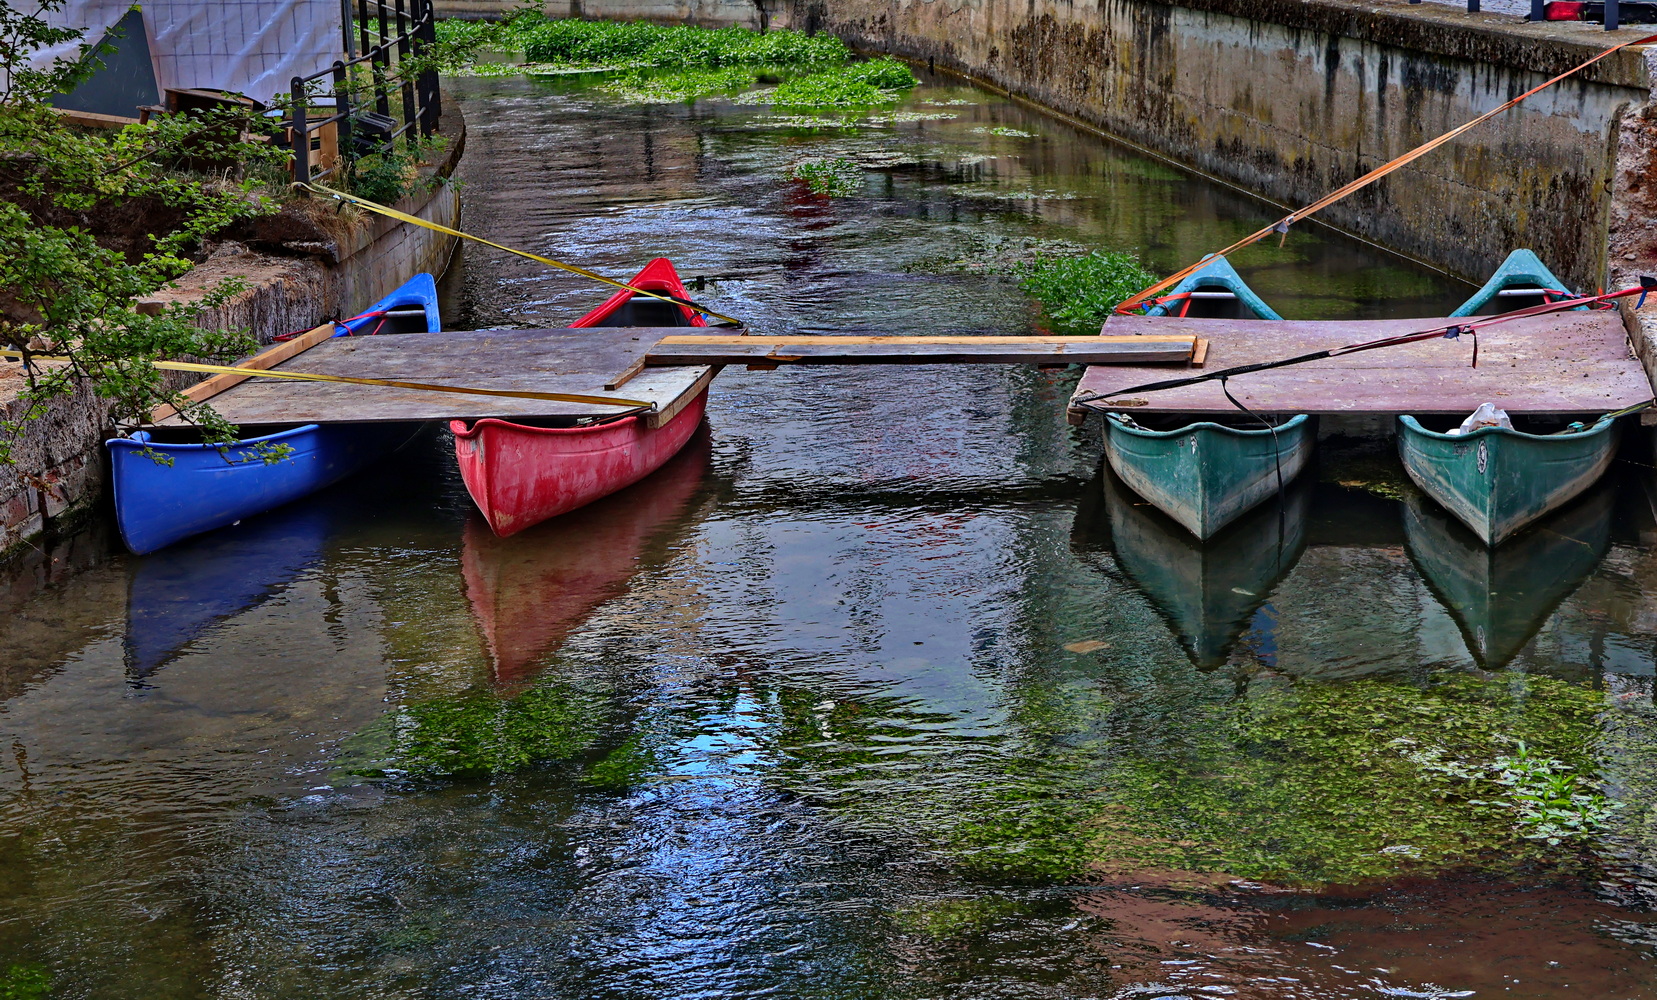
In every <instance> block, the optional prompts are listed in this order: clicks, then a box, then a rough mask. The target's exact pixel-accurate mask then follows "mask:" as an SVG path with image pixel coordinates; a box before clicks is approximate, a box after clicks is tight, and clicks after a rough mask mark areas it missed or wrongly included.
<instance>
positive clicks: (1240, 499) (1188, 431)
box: [1105, 413, 1317, 539]
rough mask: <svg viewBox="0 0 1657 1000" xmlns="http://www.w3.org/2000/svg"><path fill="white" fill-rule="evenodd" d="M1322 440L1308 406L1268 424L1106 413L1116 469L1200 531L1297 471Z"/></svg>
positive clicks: (1226, 519) (1232, 516)
mask: <svg viewBox="0 0 1657 1000" xmlns="http://www.w3.org/2000/svg"><path fill="white" fill-rule="evenodd" d="M1239 422H1241V418H1239ZM1316 440H1317V422H1316V421H1315V420H1313V419H1312V418H1311V417H1308V416H1307V415H1306V414H1304V413H1302V414H1299V415H1297V416H1295V417H1292V418H1290V419H1289V420H1287V421H1285V422H1284V423H1282V424H1280V425H1278V426H1276V427H1273V428H1270V429H1268V428H1265V427H1260V426H1252V427H1250V426H1246V425H1245V426H1236V427H1233V426H1228V425H1227V424H1222V423H1218V422H1216V421H1206V420H1205V421H1202V422H1199V423H1194V424H1186V425H1185V426H1183V427H1175V428H1173V429H1170V430H1156V429H1152V428H1150V427H1145V426H1142V425H1141V424H1139V423H1138V422H1136V421H1135V420H1134V419H1133V418H1131V417H1129V416H1127V415H1126V414H1121V413H1107V414H1105V457H1106V458H1107V459H1109V461H1110V467H1111V469H1113V470H1114V471H1115V472H1116V474H1117V475H1118V476H1120V477H1121V478H1122V481H1123V482H1124V483H1127V484H1128V486H1129V488H1131V489H1132V490H1133V491H1134V492H1135V493H1138V494H1139V495H1140V496H1142V497H1144V498H1145V499H1146V500H1149V501H1150V502H1151V503H1153V504H1155V505H1156V506H1157V508H1158V509H1159V510H1161V511H1162V512H1163V513H1164V514H1167V515H1168V516H1169V517H1171V518H1173V519H1174V520H1175V521H1177V522H1178V523H1179V524H1181V525H1183V526H1184V527H1185V529H1186V530H1187V531H1189V532H1191V534H1193V535H1195V536H1197V537H1198V538H1200V539H1207V538H1211V537H1213V536H1214V535H1215V534H1216V533H1217V532H1219V530H1220V529H1221V528H1224V527H1225V526H1226V525H1228V524H1230V523H1231V522H1232V521H1235V520H1236V519H1237V518H1238V517H1240V516H1242V515H1243V514H1244V513H1245V512H1247V511H1248V510H1249V509H1251V508H1253V507H1254V506H1255V505H1257V504H1259V503H1260V502H1261V501H1263V500H1265V499H1266V498H1267V497H1270V496H1271V495H1272V494H1273V493H1276V492H1277V491H1278V489H1280V488H1281V487H1282V486H1283V485H1285V484H1287V483H1289V482H1290V481H1291V480H1293V479H1294V478H1295V476H1298V475H1299V474H1300V471H1301V470H1302V469H1303V468H1305V467H1306V460H1307V458H1308V457H1310V455H1311V453H1312V445H1313V444H1314V443H1315V442H1316Z"/></svg>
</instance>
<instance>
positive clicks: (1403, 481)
mask: <svg viewBox="0 0 1657 1000" xmlns="http://www.w3.org/2000/svg"><path fill="white" fill-rule="evenodd" d="M1318 478H1319V479H1321V480H1323V481H1324V482H1326V483H1334V484H1335V485H1337V486H1343V487H1345V488H1347V489H1349V490H1363V491H1364V492H1366V493H1373V494H1375V495H1376V496H1378V497H1383V498H1385V499H1387V500H1410V499H1413V498H1415V497H1417V496H1420V495H1421V491H1420V490H1419V489H1417V488H1416V485H1415V484H1414V483H1413V482H1411V481H1410V477H1409V473H1407V472H1405V471H1404V467H1403V466H1402V465H1401V464H1399V462H1398V457H1397V456H1396V455H1394V454H1393V453H1392V452H1390V451H1386V452H1381V451H1355V450H1341V449H1335V450H1327V451H1326V453H1325V454H1324V455H1320V456H1319V458H1318Z"/></svg>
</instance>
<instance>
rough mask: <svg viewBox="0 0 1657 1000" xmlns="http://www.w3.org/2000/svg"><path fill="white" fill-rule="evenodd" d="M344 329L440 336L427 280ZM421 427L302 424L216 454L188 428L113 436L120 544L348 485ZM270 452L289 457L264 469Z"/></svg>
mask: <svg viewBox="0 0 1657 1000" xmlns="http://www.w3.org/2000/svg"><path fill="white" fill-rule="evenodd" d="M340 329H341V331H342V334H343V333H346V332H348V333H352V334H365V335H366V334H370V333H418V332H435V331H437V330H438V329H439V323H438V316H437V286H436V284H435V283H434V282H433V281H432V276H431V275H429V274H417V275H415V276H414V277H413V278H411V279H409V281H407V282H406V283H404V284H403V285H402V286H401V287H399V288H398V289H397V290H396V291H394V292H392V293H391V294H390V295H387V296H386V297H385V298H383V299H381V300H380V301H378V302H376V303H374V304H373V305H372V306H369V307H368V310H367V311H365V312H364V313H362V314H361V315H360V316H357V317H354V318H352V319H350V320H347V321H345V322H343V323H341V324H340ZM342 334H336V336H339V335H342ZM419 429H420V425H419V424H405V423H382V424H374V423H364V424H304V425H302V426H299V427H290V428H284V429H280V430H276V431H274V432H271V433H267V434H263V435H259V436H256V437H250V438H245V439H243V440H240V441H236V442H234V443H232V444H229V445H226V446H224V447H222V448H221V447H219V446H217V445H210V444H202V443H201V442H200V440H199V435H198V434H196V433H195V431H193V430H192V429H190V428H182V429H157V430H155V431H138V432H136V433H134V434H132V435H131V436H130V437H121V438H112V439H110V440H109V441H106V442H105V444H106V445H107V446H108V448H109V457H110V469H111V479H112V481H113V483H114V493H115V519H116V524H117V526H118V527H119V528H120V531H121V540H122V541H124V542H125V543H126V545H127V548H129V549H131V550H132V551H133V552H154V551H155V550H157V549H160V548H164V547H166V546H168V545H172V544H173V543H175V542H177V541H179V540H180V539H183V538H188V537H189V536H191V535H195V534H200V533H201V532H204V531H211V530H213V529H214V528H221V527H224V526H225V525H227V524H233V523H235V522H236V521H239V520H241V519H242V518H245V517H252V516H253V515H255V514H259V513H263V512H264V511H268V510H272V509H274V508H276V507H280V506H281V505H283V504H285V503H289V502H292V501H294V500H298V499H299V498H301V497H304V496H308V495H310V494H312V493H315V492H316V491H317V490H320V489H322V488H323V487H325V486H327V485H329V484H330V483H335V482H338V481H339V480H341V479H344V478H345V477H346V476H349V475H351V474H352V473H354V472H356V471H358V470H359V469H362V468H363V467H364V466H367V465H368V464H370V463H372V462H374V461H375V460H376V459H378V458H380V457H381V456H383V455H385V454H386V453H387V452H389V451H391V450H393V449H395V448H396V447H398V446H399V445H401V444H403V443H405V442H407V441H408V440H409V439H410V438H411V437H412V436H413V435H414V434H415V433H416V432H417V431H418V430H419ZM272 447H285V448H286V449H288V451H287V454H286V456H285V457H283V458H281V459H280V460H278V461H275V462H266V461H265V459H264V456H265V454H267V453H268V450H269V449H270V448H272ZM152 453H156V454H158V455H159V456H160V457H161V458H162V459H163V461H159V462H158V461H156V460H155V459H154V458H152Z"/></svg>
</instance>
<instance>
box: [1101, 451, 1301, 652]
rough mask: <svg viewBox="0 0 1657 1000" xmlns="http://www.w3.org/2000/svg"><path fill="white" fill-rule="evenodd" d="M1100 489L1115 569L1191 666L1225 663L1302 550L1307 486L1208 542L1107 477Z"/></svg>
mask: <svg viewBox="0 0 1657 1000" xmlns="http://www.w3.org/2000/svg"><path fill="white" fill-rule="evenodd" d="M1104 490H1105V506H1106V511H1107V514H1108V516H1109V518H1110V531H1111V547H1112V549H1113V550H1114V551H1115V553H1116V561H1117V565H1118V566H1120V567H1121V569H1122V571H1123V572H1124V573H1126V574H1127V575H1128V576H1129V578H1131V579H1132V580H1133V582H1134V583H1135V584H1136V585H1137V586H1138V587H1139V589H1140V590H1141V591H1143V592H1144V593H1145V596H1146V597H1148V598H1150V600H1151V603H1152V604H1154V605H1156V607H1157V608H1158V609H1159V610H1160V611H1161V612H1162V613H1163V614H1164V615H1165V616H1166V617H1167V618H1168V620H1169V622H1170V623H1171V624H1172V625H1173V627H1174V630H1175V632H1177V633H1178V635H1179V638H1180V642H1181V644H1182V645H1183V646H1184V647H1185V650H1186V652H1187V653H1188V654H1190V656H1191V659H1192V661H1193V662H1195V663H1196V664H1197V666H1199V667H1205V668H1206V667H1213V666H1218V665H1219V664H1221V663H1224V662H1225V659H1226V656H1227V654H1228V653H1229V652H1230V651H1231V646H1232V645H1233V644H1234V643H1235V642H1236V641H1237V637H1238V636H1239V635H1240V634H1242V632H1243V630H1244V629H1245V628H1247V627H1248V624H1249V621H1250V619H1251V618H1252V617H1253V615H1254V613H1255V611H1256V610H1257V609H1258V608H1259V607H1260V606H1261V605H1262V604H1264V603H1265V601H1266V599H1267V596H1268V594H1269V593H1270V592H1271V589H1272V587H1273V586H1274V585H1276V583H1277V582H1278V581H1279V580H1281V579H1282V578H1283V576H1284V575H1285V574H1286V573H1288V571H1289V570H1290V569H1291V568H1293V566H1294V564H1295V561H1296V560H1297V559H1299V558H1300V553H1301V550H1302V549H1303V548H1305V545H1306V512H1307V509H1308V508H1309V507H1310V503H1309V500H1308V498H1309V497H1310V495H1311V491H1312V486H1311V484H1310V483H1299V484H1296V485H1291V486H1290V487H1289V488H1288V489H1287V490H1285V491H1284V493H1283V494H1282V496H1283V501H1284V502H1283V503H1282V504H1277V503H1268V504H1263V505H1261V506H1260V507H1258V508H1257V509H1256V510H1254V511H1253V512H1252V513H1250V514H1249V515H1247V516H1246V517H1243V518H1242V519H1240V520H1238V521H1237V522H1236V523H1235V524H1233V525H1232V526H1231V527H1229V528H1227V529H1226V530H1225V531H1223V532H1221V533H1220V534H1218V535H1216V536H1215V537H1214V538H1211V539H1209V540H1208V541H1207V542H1199V541H1197V540H1196V539H1195V538H1192V537H1191V535H1190V533H1188V532H1186V531H1185V530H1184V529H1182V528H1181V527H1180V526H1179V525H1177V524H1175V523H1173V522H1172V521H1171V520H1169V519H1168V518H1167V517H1164V516H1163V515H1162V514H1160V513H1158V512H1157V511H1156V510H1155V509H1154V508H1152V507H1151V506H1150V505H1149V504H1145V503H1144V502H1143V501H1140V500H1139V498H1138V497H1136V496H1134V495H1133V493H1132V491H1130V490H1129V489H1128V488H1127V487H1126V485H1125V484H1123V483H1122V482H1120V481H1119V480H1117V479H1116V478H1115V477H1113V476H1110V475H1108V474H1107V475H1106V476H1105V485H1104Z"/></svg>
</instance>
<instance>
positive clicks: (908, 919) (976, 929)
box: [892, 896, 1029, 941]
mask: <svg viewBox="0 0 1657 1000" xmlns="http://www.w3.org/2000/svg"><path fill="white" fill-rule="evenodd" d="M1028 910H1029V907H1028V905H1026V904H1025V903H1023V902H1021V901H1019V900H1016V899H1007V898H1006V897H1003V896H983V897H979V898H976V899H928V900H920V901H917V902H913V903H910V904H908V905H906V906H902V907H899V908H898V909H897V910H895V911H894V912H893V913H892V922H893V923H894V924H895V925H896V926H897V928H898V930H900V931H902V932H903V933H905V934H914V935H919V936H922V937H928V938H931V939H932V940H934V941H952V940H957V939H960V938H964V937H970V936H971V935H974V934H981V933H983V932H984V931H986V930H988V929H990V928H991V927H992V926H994V925H995V924H996V923H998V922H1000V921H1002V920H1006V919H1009V918H1012V917H1017V916H1019V915H1021V914H1024V913H1026V912H1028Z"/></svg>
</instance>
